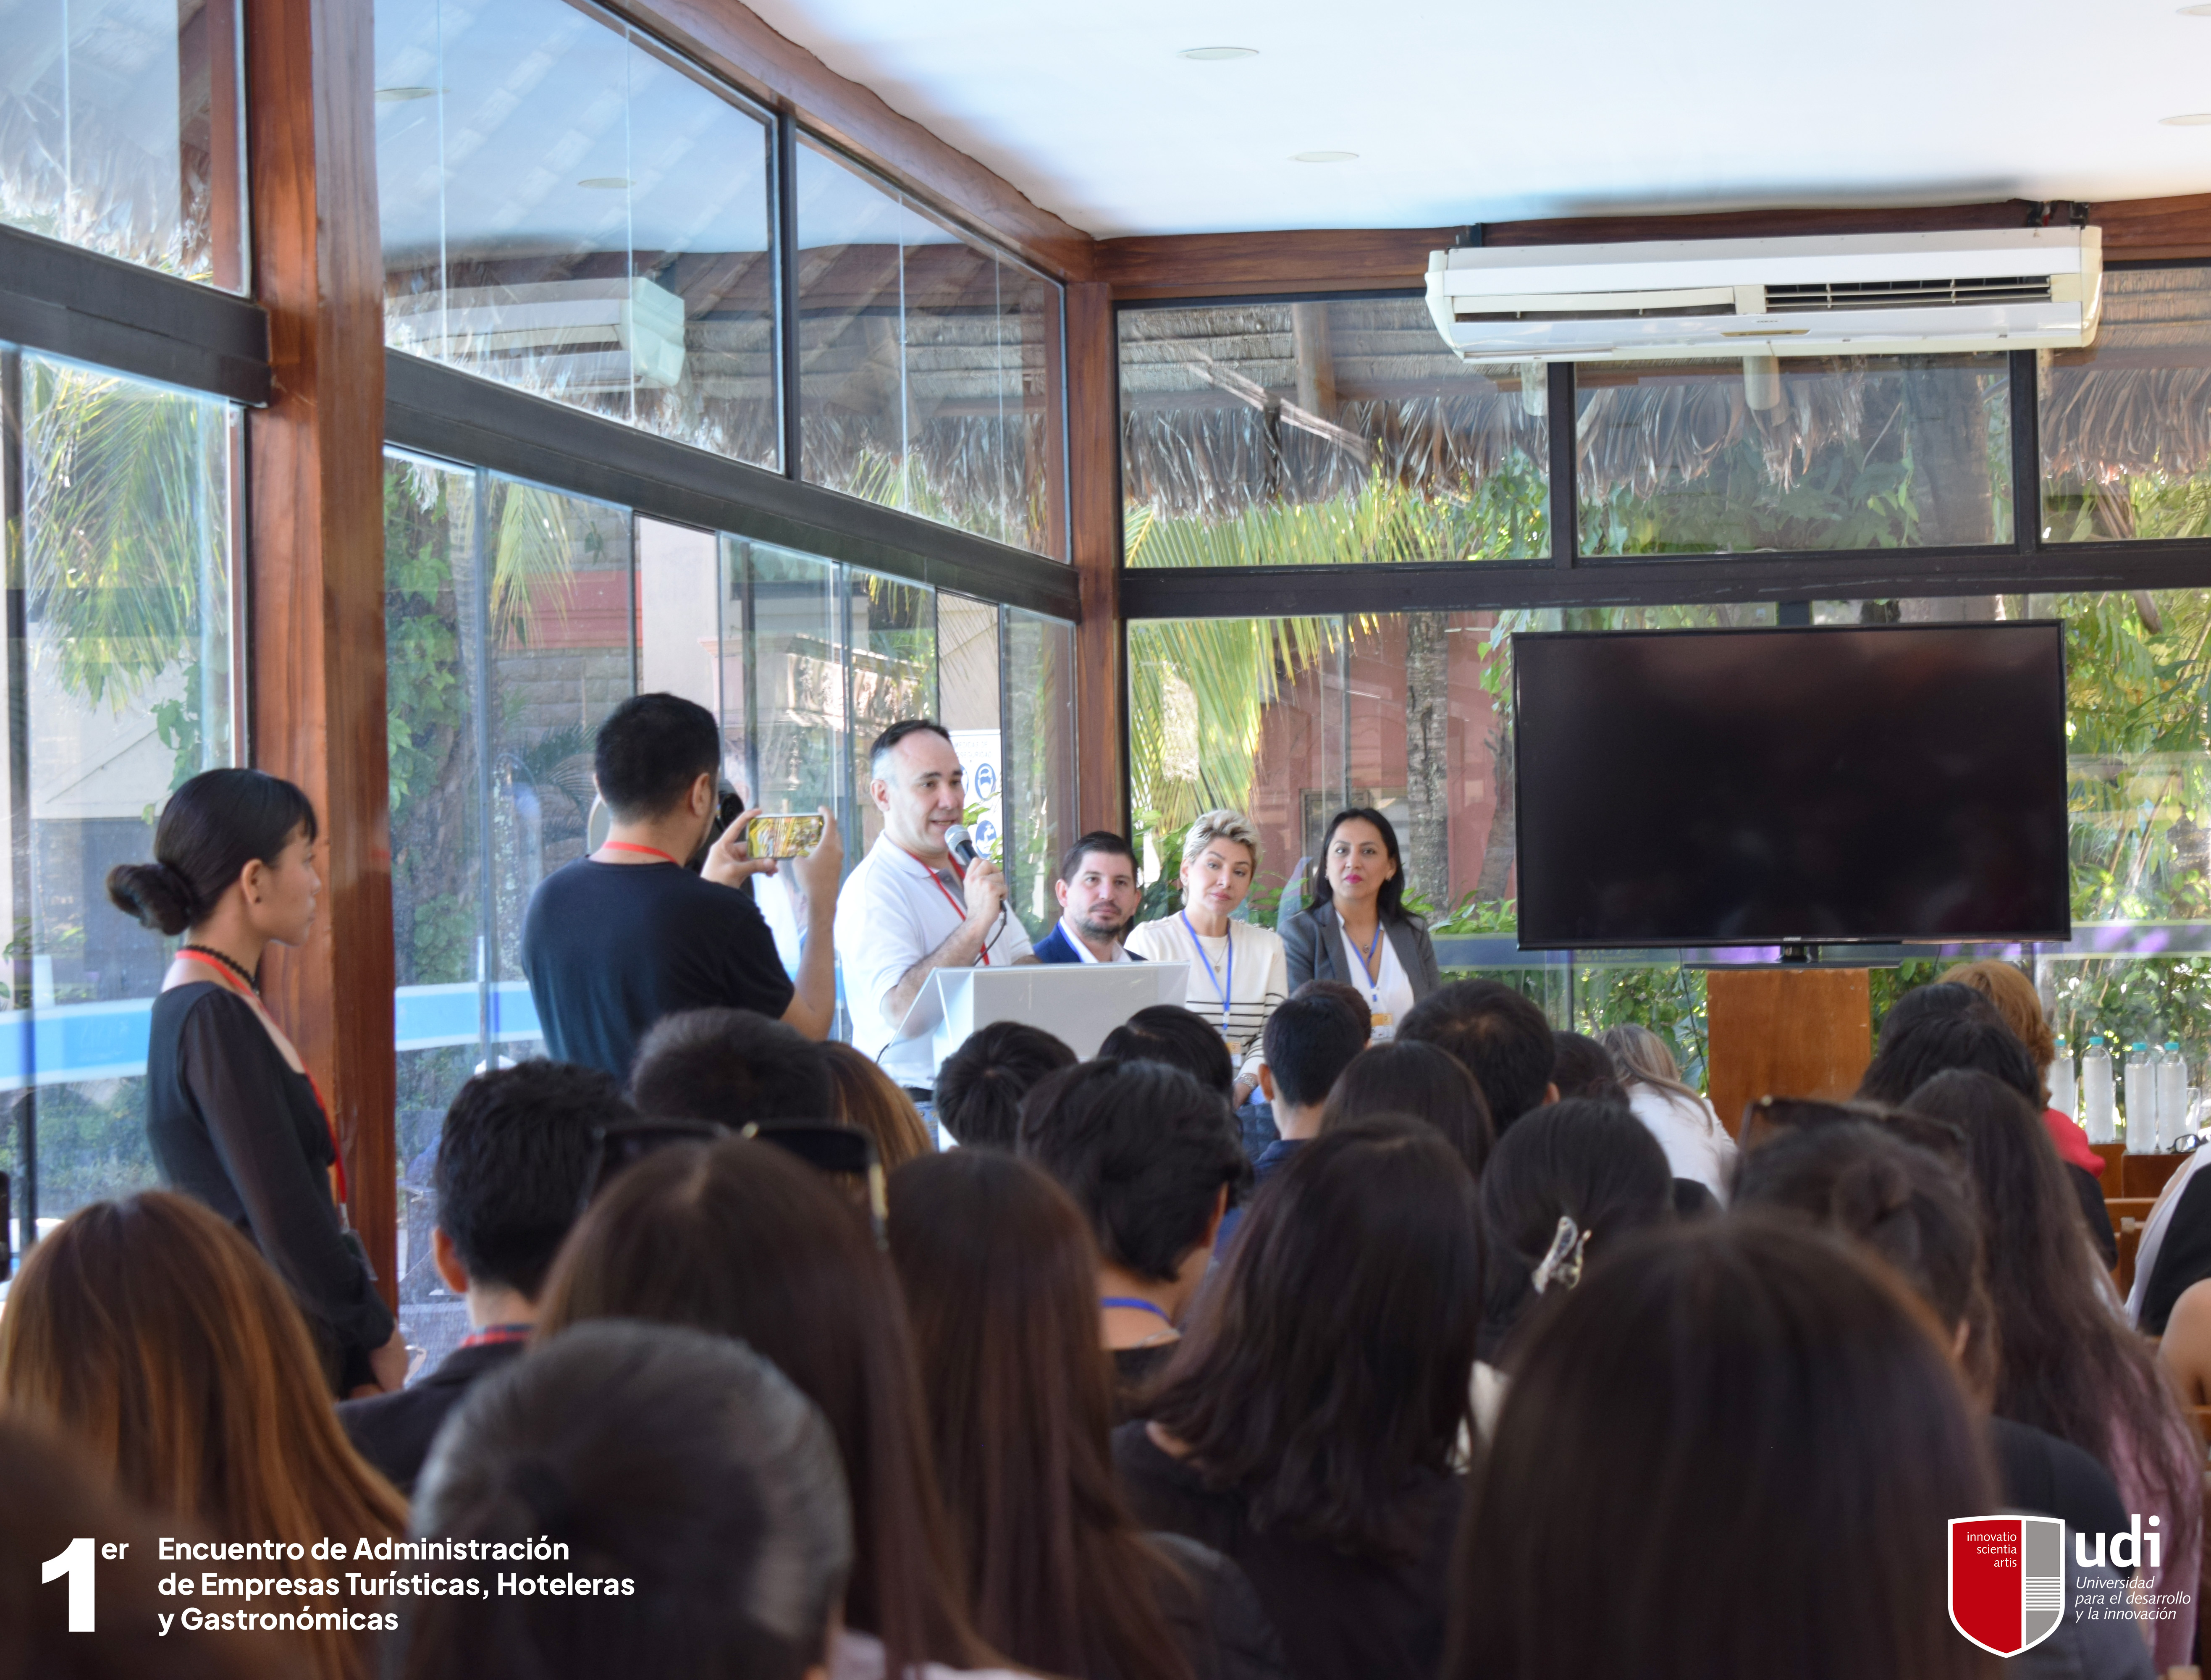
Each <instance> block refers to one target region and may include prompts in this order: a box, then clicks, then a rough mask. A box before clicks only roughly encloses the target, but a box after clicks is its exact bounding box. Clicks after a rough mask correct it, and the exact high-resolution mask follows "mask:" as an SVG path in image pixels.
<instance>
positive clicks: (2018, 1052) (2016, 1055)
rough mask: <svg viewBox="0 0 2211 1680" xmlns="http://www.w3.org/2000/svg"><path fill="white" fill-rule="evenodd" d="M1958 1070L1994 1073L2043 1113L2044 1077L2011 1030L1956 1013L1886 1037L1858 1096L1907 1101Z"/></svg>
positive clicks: (1921, 1022) (1996, 1023) (1933, 1018)
mask: <svg viewBox="0 0 2211 1680" xmlns="http://www.w3.org/2000/svg"><path fill="white" fill-rule="evenodd" d="M1960 990H1961V991H1962V990H1964V988H1963V987H1960ZM1974 995H1975V996H1978V995H1979V994H1978V993H1975V994H1974ZM1953 1068H1971V1069H1974V1070H1978V1071H1979V1072H1982V1073H1986V1074H1990V1075H1993V1076H1994V1077H1996V1078H1998V1079H2000V1080H2002V1082H2003V1083H2005V1084H2007V1085H2008V1086H2010V1087H2011V1089H2014V1091H2017V1092H2018V1093H2019V1094H2020V1096H2021V1097H2022V1098H2024V1099H2025V1100H2026V1101H2029V1102H2032V1103H2034V1104H2036V1105H2038V1112H2039V1104H2040V1102H2041V1100H2042V1075H2041V1074H2040V1073H2039V1072H2038V1071H2037V1070H2036V1068H2035V1066H2034V1064H2033V1063H2032V1062H2031V1061H2029V1060H2028V1059H2027V1054H2026V1046H2025V1045H2023V1044H2021V1043H2020V1041H2019V1040H2018V1038H2017V1037H2016V1036H2015V1035H2014V1034H2013V1032H2012V1030H2011V1028H2008V1027H2006V1026H2003V1025H2002V1024H2001V1023H1999V1022H1986V1021H1976V1020H1971V1019H1968V1018H1966V1017H1964V1016H1954V1015H1953V1016H1933V1017H1930V1018H1929V1019H1925V1020H1922V1021H1920V1022H1918V1023H1917V1025H1915V1026H1911V1027H1907V1028H1905V1030H1904V1031H1902V1032H1900V1033H1899V1034H1896V1035H1895V1036H1894V1037H1893V1038H1889V1037H1887V1036H1886V1035H1884V1037H1883V1040H1882V1042H1881V1048H1880V1049H1879V1050H1877V1051H1875V1052H1874V1058H1873V1061H1872V1063H1871V1064H1869V1066H1868V1067H1867V1069H1866V1070H1865V1077H1864V1078H1863V1079H1861V1080H1860V1081H1859V1082H1858V1095H1859V1096H1861V1097H1863V1098H1866V1099H1868V1100H1869V1101H1874V1102H1887V1103H1903V1102H1905V1100H1906V1099H1907V1098H1909V1097H1910V1096H1911V1094H1912V1093H1913V1092H1914V1091H1916V1090H1917V1089H1919V1088H1920V1087H1921V1086H1922V1085H1923V1084H1925V1083H1927V1082H1928V1081H1929V1080H1930V1079H1932V1078H1933V1077H1935V1075H1936V1074H1938V1073H1945V1072H1947V1071H1948V1070H1951V1069H1953Z"/></svg>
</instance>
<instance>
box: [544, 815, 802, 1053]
mask: <svg viewBox="0 0 2211 1680" xmlns="http://www.w3.org/2000/svg"><path fill="white" fill-rule="evenodd" d="M522 968H523V972H524V973H526V974H527V975H529V977H530V998H531V1000H532V1001H533V1002H535V1003H536V1005H537V1019H538V1021H539V1022H541V1023H542V1025H543V1027H544V1028H545V1047H546V1049H547V1050H548V1052H551V1053H552V1054H553V1055H554V1056H555V1057H557V1058H559V1059H560V1060H561V1061H564V1062H578V1063H581V1064H583V1065H584V1066H585V1067H595V1068H604V1069H605V1070H607V1071H608V1072H609V1073H610V1074H612V1075H614V1077H615V1078H617V1079H621V1080H625V1081H626V1080H627V1079H628V1077H629V1070H630V1064H631V1063H632V1062H633V1060H635V1059H636V1057H637V1046H638V1041H639V1040H640V1039H642V1038H644V1036H645V1034H646V1033H647V1032H649V1031H650V1030H651V1028H652V1026H653V1024H654V1023H655V1022H658V1021H660V1020H662V1019H663V1018H664V1017H665V1016H671V1015H676V1014H680V1013H681V1011H683V1010H701V1009H717V1008H720V1009H740V1010H755V1011H757V1012H758V1013H760V1014H761V1015H765V1016H769V1017H770V1018H771V1019H780V1018H781V1017H782V1015H783V1012H784V1010H786V1009H788V1008H789V1007H790V1006H791V993H792V989H793V988H792V986H791V976H790V975H788V974H787V973H784V967H783V959H782V958H781V957H780V956H778V955H777V954H776V949H775V936H774V935H773V934H772V933H770V932H769V931H768V927H767V923H766V920H765V919H763V918H762V917H761V915H760V908H759V907H758V906H757V905H755V904H754V902H753V901H752V898H751V895H749V894H747V893H743V892H740V891H739V890H737V889H736V888H734V887H724V886H721V885H718V883H716V882H712V881H708V880H706V878H704V877H703V876H696V875H694V874H692V873H691V871H690V870H687V869H681V868H679V867H677V866H676V865H675V864H595V863H593V862H592V861H591V859H590V858H579V859H578V860H577V861H576V862H574V863H572V864H568V865H567V866H566V868H564V869H560V870H554V872H553V873H552V874H551V875H548V876H546V877H545V879H544V880H543V881H542V882H539V883H538V886H537V890H536V892H535V893H532V894H531V895H530V910H529V913H528V914H526V915H525V916H524V918H523V921H522Z"/></svg>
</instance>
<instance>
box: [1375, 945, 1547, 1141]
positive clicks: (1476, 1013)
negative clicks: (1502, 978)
mask: <svg viewBox="0 0 2211 1680" xmlns="http://www.w3.org/2000/svg"><path fill="white" fill-rule="evenodd" d="M1397 1036H1398V1038H1399V1039H1401V1040H1404V1039H1414V1040H1420V1042H1422V1043H1425V1044H1433V1045H1434V1046H1437V1047H1438V1048H1439V1049H1443V1050H1448V1051H1449V1052H1451V1054H1452V1055H1454V1056H1456V1057H1457V1058H1459V1060H1460V1061H1462V1062H1463V1063H1465V1064H1466V1070H1467V1071H1468V1072H1469V1073H1470V1074H1472V1075H1473V1076H1474V1083H1475V1084H1477V1085H1479V1086H1481V1095H1482V1097H1483V1100H1484V1101H1487V1103H1488V1104H1489V1119H1490V1122H1491V1124H1492V1125H1494V1126H1495V1127H1496V1128H1497V1135H1498V1136H1499V1137H1503V1136H1504V1135H1505V1132H1506V1131H1510V1130H1511V1126H1512V1123H1513V1122H1514V1121H1515V1120H1517V1119H1519V1118H1520V1117H1521V1116H1522V1115H1523V1114H1524V1113H1527V1112H1528V1111H1529V1110H1530V1109H1531V1108H1540V1107H1542V1105H1543V1104H1544V1103H1545V1102H1546V1101H1549V1098H1550V1084H1551V1070H1552V1068H1553V1066H1554V1064H1556V1061H1557V1052H1556V1051H1555V1050H1554V1049H1553V1047H1552V1045H1551V1023H1550V1022H1548V1020H1546V1019H1545V1018H1544V1016H1543V1011H1542V1010H1541V1009H1539V1008H1537V1007H1536V1004H1535V1002H1534V1000H1533V999H1531V998H1528V997H1527V996H1526V995H1525V994H1523V993H1522V992H1515V991H1514V990H1513V989H1512V988H1511V986H1505V985H1502V984H1500V983H1499V982H1498V981H1496V980H1453V981H1452V982H1451V984H1450V985H1449V986H1444V987H1442V988H1441V989H1440V990H1439V991H1436V992H1432V993H1430V994H1429V995H1428V996H1427V998H1423V999H1421V1001H1420V1002H1419V1003H1418V1004H1414V1006H1413V1008H1412V1010H1411V1011H1410V1012H1409V1013H1408V1015H1407V1016H1405V1020H1404V1024H1403V1025H1402V1026H1401V1027H1399V1028H1398V1029H1397Z"/></svg>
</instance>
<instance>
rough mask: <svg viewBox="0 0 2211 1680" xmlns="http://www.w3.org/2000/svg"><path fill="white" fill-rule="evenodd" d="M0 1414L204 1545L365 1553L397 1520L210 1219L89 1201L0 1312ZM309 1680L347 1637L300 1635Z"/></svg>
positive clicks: (245, 1248) (296, 1320)
mask: <svg viewBox="0 0 2211 1680" xmlns="http://www.w3.org/2000/svg"><path fill="white" fill-rule="evenodd" d="M0 1410H6V1411H8V1412H10V1413H12V1414H13V1415H14V1416H15V1417H17V1418H19V1419H21V1420H24V1421H27V1422H33V1423H39V1424H43V1425H45V1427H47V1428H51V1429H53V1430H54V1431H55V1432H57V1433H58V1434H63V1435H64V1436H67V1437H69V1438H70V1440H74V1441H75V1442H76V1444H77V1445H79V1446H82V1447H83V1448H84V1449H85V1450H86V1451H87V1452H88V1453H89V1454H90V1456H91V1458H92V1459H93V1461H94V1463H95V1464H96V1465H98V1466H99V1467H100V1470H101V1471H103V1472H105V1473H106V1475H108V1476H110V1477H112V1480H113V1483H114V1486H115V1487H116V1489H118V1491H119V1492H120V1493H122V1494H123V1495H124V1496H125V1497H127V1498H129V1499H131V1500H133V1501H136V1502H137V1503H138V1504H140V1505H142V1506H145V1507H148V1509H150V1510H152V1511H153V1512H154V1513H156V1514H157V1515H158V1516H160V1517H161V1518H163V1519H171V1520H175V1519H181V1520H183V1521H185V1522H186V1523H189V1524H192V1525H197V1526H198V1527H201V1528H203V1529H205V1530H207V1531H209V1533H210V1534H211V1535H213V1537H215V1538H216V1539H220V1540H282V1541H286V1542H297V1543H299V1544H302V1545H309V1544H313V1543H314V1542H316V1541H318V1540H320V1539H322V1538H324V1537H326V1536H328V1537H342V1538H343V1539H344V1540H345V1541H346V1542H347V1544H348V1546H350V1545H351V1544H352V1542H353V1541H354V1540H355V1539H357V1538H363V1537H366V1538H368V1539H371V1540H379V1539H383V1538H386V1537H390V1536H391V1535H393V1534H396V1533H397V1532H399V1531H402V1530H403V1529H404V1528H405V1526H406V1523H407V1507H406V1505H405V1503H404V1501H402V1500H401V1499H400V1497H399V1495H398V1494H397V1492H395V1491H394V1490H393V1489H392V1487H391V1484H390V1483H387V1482H386V1481H385V1480H384V1478H383V1477H380V1476H379V1475H378V1474H377V1473H376V1472H375V1471H373V1470H371V1469H370V1468H369V1467H368V1466H367V1465H366V1464H364V1463H363V1462H362V1461H361V1460H360V1458H359V1457H358V1456H357V1455H356V1454H355V1453H354V1450H353V1447H352V1446H350V1445H349V1444H348V1441H347V1440H346V1438H345V1435H344V1434H343V1433H342V1431H341V1430H340V1428H339V1427H338V1421H337V1414H336V1411H335V1410H333V1409H332V1408H331V1405H330V1391H329V1389H328V1387H327V1386H326V1384H325V1381H324V1375H323V1373H322V1371H321V1370H320V1369H319V1368H318V1362H317V1357H316V1352H315V1347H314V1343H313V1340H312V1337H310V1336H309V1334H308V1331H307V1325H306V1320H305V1319H302V1318H301V1317H300V1311H299V1308H298V1307H295V1306H294V1305H293V1301H292V1297H291V1295H290V1293H289V1292H288V1290H287V1289H285V1287H284V1285H283V1283H282V1282H281V1281H279V1279H278V1278H277V1276H276V1273H275V1272H274V1271H270V1268H269V1265H268V1264H267V1263H266V1262H265V1261H264V1260H263V1259H262V1258H261V1256H260V1255H259V1254H257V1253H256V1252H254V1249H253V1246H252V1244H251V1243H250V1242H248V1241H247V1240H245V1237H244V1236H243V1235H242V1234H240V1233H239V1231H238V1230H237V1229H236V1228H234V1227H233V1226H232V1225H231V1224H230V1223H229V1222H227V1221H226V1220H224V1219H222V1218H221V1216H218V1215H216V1214H215V1213H212V1212H210V1211H209V1210H208V1209H206V1208H204V1207H202V1206H201V1205H200V1204H198V1203H197V1202H194V1201H190V1200H188V1199H186V1198H184V1197H182V1196H178V1195H173V1194H172V1193H170V1192H167V1191H159V1190H150V1191H146V1192H142V1193H141V1194H139V1195H136V1196H131V1197H127V1198H124V1200H122V1201H119V1202H94V1203H93V1204H91V1205H89V1206H88V1207H84V1208H80V1209H79V1210H77V1211H76V1213H74V1214H72V1215H70V1217H69V1218H67V1219H65V1220H64V1221H63V1222H62V1223H61V1226H60V1228H58V1229H57V1230H56V1231H54V1232H53V1233H52V1234H51V1235H49V1236H47V1237H46V1238H45V1240H42V1241H41V1242H39V1245H38V1246H36V1247H35V1248H33V1249H32V1251H31V1252H30V1255H29V1257H28V1258H26V1259H25V1261H24V1262H23V1269H22V1271H21V1274H20V1275H19V1276H18V1277H17V1278H16V1280H15V1284H14V1285H13V1287H12V1288H11V1289H9V1295H8V1305H7V1311H6V1312H5V1313H0ZM301 1640H302V1642H303V1644H305V1646H306V1649H307V1655H308V1658H309V1662H310V1666H311V1669H312V1672H313V1673H314V1674H315V1675H316V1676H318V1680H336V1677H337V1676H339V1675H340V1674H343V1673H350V1672H353V1671H355V1670H356V1669H357V1668H358V1667H359V1651H360V1641H361V1635H360V1634H354V1633H346V1632H338V1631H330V1632H326V1633H315V1634H306V1635H301Z"/></svg>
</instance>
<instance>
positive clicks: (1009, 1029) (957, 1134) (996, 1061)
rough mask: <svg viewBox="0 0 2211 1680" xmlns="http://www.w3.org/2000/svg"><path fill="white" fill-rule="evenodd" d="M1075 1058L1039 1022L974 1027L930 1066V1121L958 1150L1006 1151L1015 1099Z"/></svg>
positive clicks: (1016, 1123)
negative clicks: (932, 1092) (933, 1106)
mask: <svg viewBox="0 0 2211 1680" xmlns="http://www.w3.org/2000/svg"><path fill="white" fill-rule="evenodd" d="M1074 1065H1075V1052H1073V1051H1072V1050H1069V1048H1068V1047H1067V1046H1065V1045H1063V1044H1062V1043H1061V1042H1060V1041H1059V1040H1057V1039H1056V1038H1054V1037H1053V1036H1052V1035H1051V1034H1050V1033H1047V1032H1046V1031H1045V1029H1044V1028H1041V1027H1032V1026H1029V1025H1027V1023H1026V1022H1019V1021H998V1022H992V1023H991V1024H990V1026H988V1027H978V1028H976V1029H975V1031H974V1032H973V1033H972V1034H970V1035H969V1037H968V1040H967V1042H966V1043H965V1044H963V1045H961V1046H960V1047H959V1048H958V1049H957V1050H955V1051H954V1052H952V1053H951V1054H950V1055H949V1056H947V1057H946V1058H944V1064H943V1065H942V1067H940V1068H938V1069H937V1070H936V1123H937V1124H938V1125H941V1126H942V1127H943V1128H944V1129H945V1131H948V1132H949V1133H951V1134H952V1140H953V1142H954V1143H957V1144H959V1145H960V1148H961V1149H1006V1150H1011V1149H1012V1148H1013V1147H1014V1138H1015V1134H1016V1133H1017V1132H1018V1131H1019V1130H1020V1129H1021V1099H1022V1098H1024V1097H1026V1096H1027V1095H1028V1094H1029V1093H1030V1092H1031V1091H1032V1090H1033V1089H1035V1088H1036V1087H1037V1086H1038V1085H1039V1084H1040V1083H1043V1082H1044V1080H1045V1079H1046V1078H1048V1077H1050V1076H1051V1075H1052V1074H1055V1073H1057V1072H1058V1071H1059V1070H1061V1069H1062V1068H1071V1067H1073V1066H1074Z"/></svg>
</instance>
